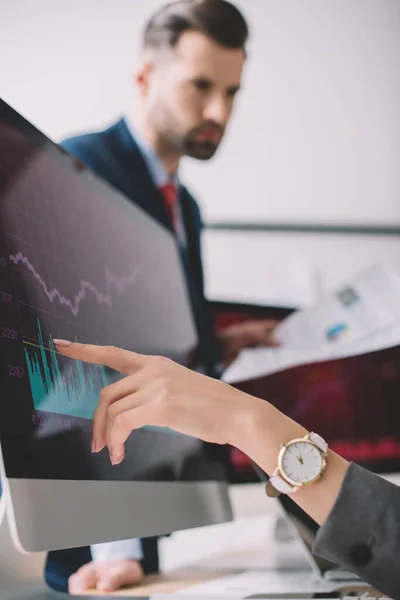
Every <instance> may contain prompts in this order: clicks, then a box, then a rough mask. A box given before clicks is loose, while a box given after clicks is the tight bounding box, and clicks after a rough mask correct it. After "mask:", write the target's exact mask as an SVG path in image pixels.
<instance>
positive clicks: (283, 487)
mask: <svg viewBox="0 0 400 600" xmlns="http://www.w3.org/2000/svg"><path fill="white" fill-rule="evenodd" d="M270 482H271V485H273V486H274V488H275V489H276V490H277V491H278V492H280V493H281V494H290V493H291V492H293V491H294V490H295V488H294V487H293V486H292V485H290V483H288V482H287V481H285V480H284V479H283V477H281V476H280V475H273V476H272V477H271V478H270Z"/></svg>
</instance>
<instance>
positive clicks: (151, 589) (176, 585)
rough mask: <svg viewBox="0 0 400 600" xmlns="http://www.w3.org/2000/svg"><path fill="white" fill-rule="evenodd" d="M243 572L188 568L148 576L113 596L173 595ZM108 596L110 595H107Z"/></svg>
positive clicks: (96, 593) (89, 593) (97, 593)
mask: <svg viewBox="0 0 400 600" xmlns="http://www.w3.org/2000/svg"><path fill="white" fill-rule="evenodd" d="M241 571H242V569H241V570H230V571H229V570H223V571H217V570H216V571H215V572H213V571H210V570H208V569H207V570H205V569H196V568H195V567H193V568H187V569H179V570H178V571H173V572H170V573H158V574H156V575H147V576H146V577H145V578H144V580H143V582H142V583H141V584H140V585H137V586H134V587H131V588H125V589H123V590H119V591H118V592H113V593H112V594H110V595H112V596H131V597H132V596H151V595H152V594H155V593H159V594H160V593H161V594H171V593H173V592H177V591H178V590H182V589H183V588H185V587H189V586H192V585H196V584H198V583H203V582H205V581H211V580H212V579H217V578H218V577H227V576H228V575H235V574H236V573H240V572H241ZM87 595H97V596H98V595H99V592H97V591H91V592H87ZM107 595H108V594H107Z"/></svg>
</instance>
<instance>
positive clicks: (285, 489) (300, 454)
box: [265, 432, 328, 497]
mask: <svg viewBox="0 0 400 600" xmlns="http://www.w3.org/2000/svg"><path fill="white" fill-rule="evenodd" d="M327 453H328V444H327V443H326V441H325V440H324V439H323V438H322V437H321V436H320V435H318V434H317V433H313V432H311V433H308V434H307V435H305V436H304V437H303V438H297V439H294V440H291V441H290V442H287V443H286V444H283V445H282V446H281V450H280V452H279V456H278V466H277V467H276V469H275V471H274V472H273V473H272V476H271V477H270V478H269V480H268V482H267V484H266V486H265V491H266V494H267V496H270V497H274V496H279V495H280V494H293V493H294V492H296V491H297V490H298V489H299V488H301V487H303V486H305V485H311V484H312V483H315V482H316V481H318V479H320V478H321V477H322V475H323V474H324V471H325V468H326V455H327Z"/></svg>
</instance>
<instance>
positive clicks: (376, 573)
mask: <svg viewBox="0 0 400 600" xmlns="http://www.w3.org/2000/svg"><path fill="white" fill-rule="evenodd" d="M313 552H314V554H316V555H318V556H321V557H323V558H326V559H328V560H330V561H332V562H334V563H335V564H337V565H340V566H341V567H343V568H345V569H347V570H349V571H351V572H353V573H356V574H357V575H358V576H359V577H361V579H362V580H363V581H365V582H367V583H369V584H371V585H372V586H374V587H375V588H376V589H377V590H379V591H381V592H383V593H385V594H388V595H389V596H392V597H393V598H400V488H399V487H397V486H396V485H394V484H392V483H389V482H387V481H385V480H384V479H382V478H381V477H379V476H378V475H374V474H373V473H371V472H370V471H366V470H365V469H362V468H361V467H359V466H357V465H355V464H351V465H350V468H349V470H348V472H347V475H346V477H345V480H344V482H343V486H342V489H341V491H340V493H339V496H338V498H337V500H336V503H335V505H334V507H333V509H332V511H331V513H330V515H329V516H328V519H327V520H326V521H325V523H324V525H323V526H322V527H321V528H320V529H319V531H318V535H317V538H316V540H315V543H314V548H313Z"/></svg>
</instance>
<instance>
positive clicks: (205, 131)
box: [157, 110, 224, 160]
mask: <svg viewBox="0 0 400 600" xmlns="http://www.w3.org/2000/svg"><path fill="white" fill-rule="evenodd" d="M157 117H158V119H157V121H158V123H157V125H158V127H157V129H158V135H159V142H160V146H161V153H166V154H167V153H173V154H178V155H179V156H190V157H191V158H196V159H197V160H209V159H210V158H212V157H213V156H214V154H215V153H216V151H217V150H218V147H219V145H220V142H221V140H222V137H223V134H224V128H223V127H222V125H219V124H218V123H215V122H212V121H207V122H203V123H201V124H200V125H197V126H196V127H193V128H192V129H190V130H189V131H187V132H186V133H179V131H180V129H182V127H179V125H178V123H177V120H176V119H174V118H173V117H172V115H170V114H167V113H166V112H164V111H161V110H158V114H157ZM160 117H161V118H160Z"/></svg>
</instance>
